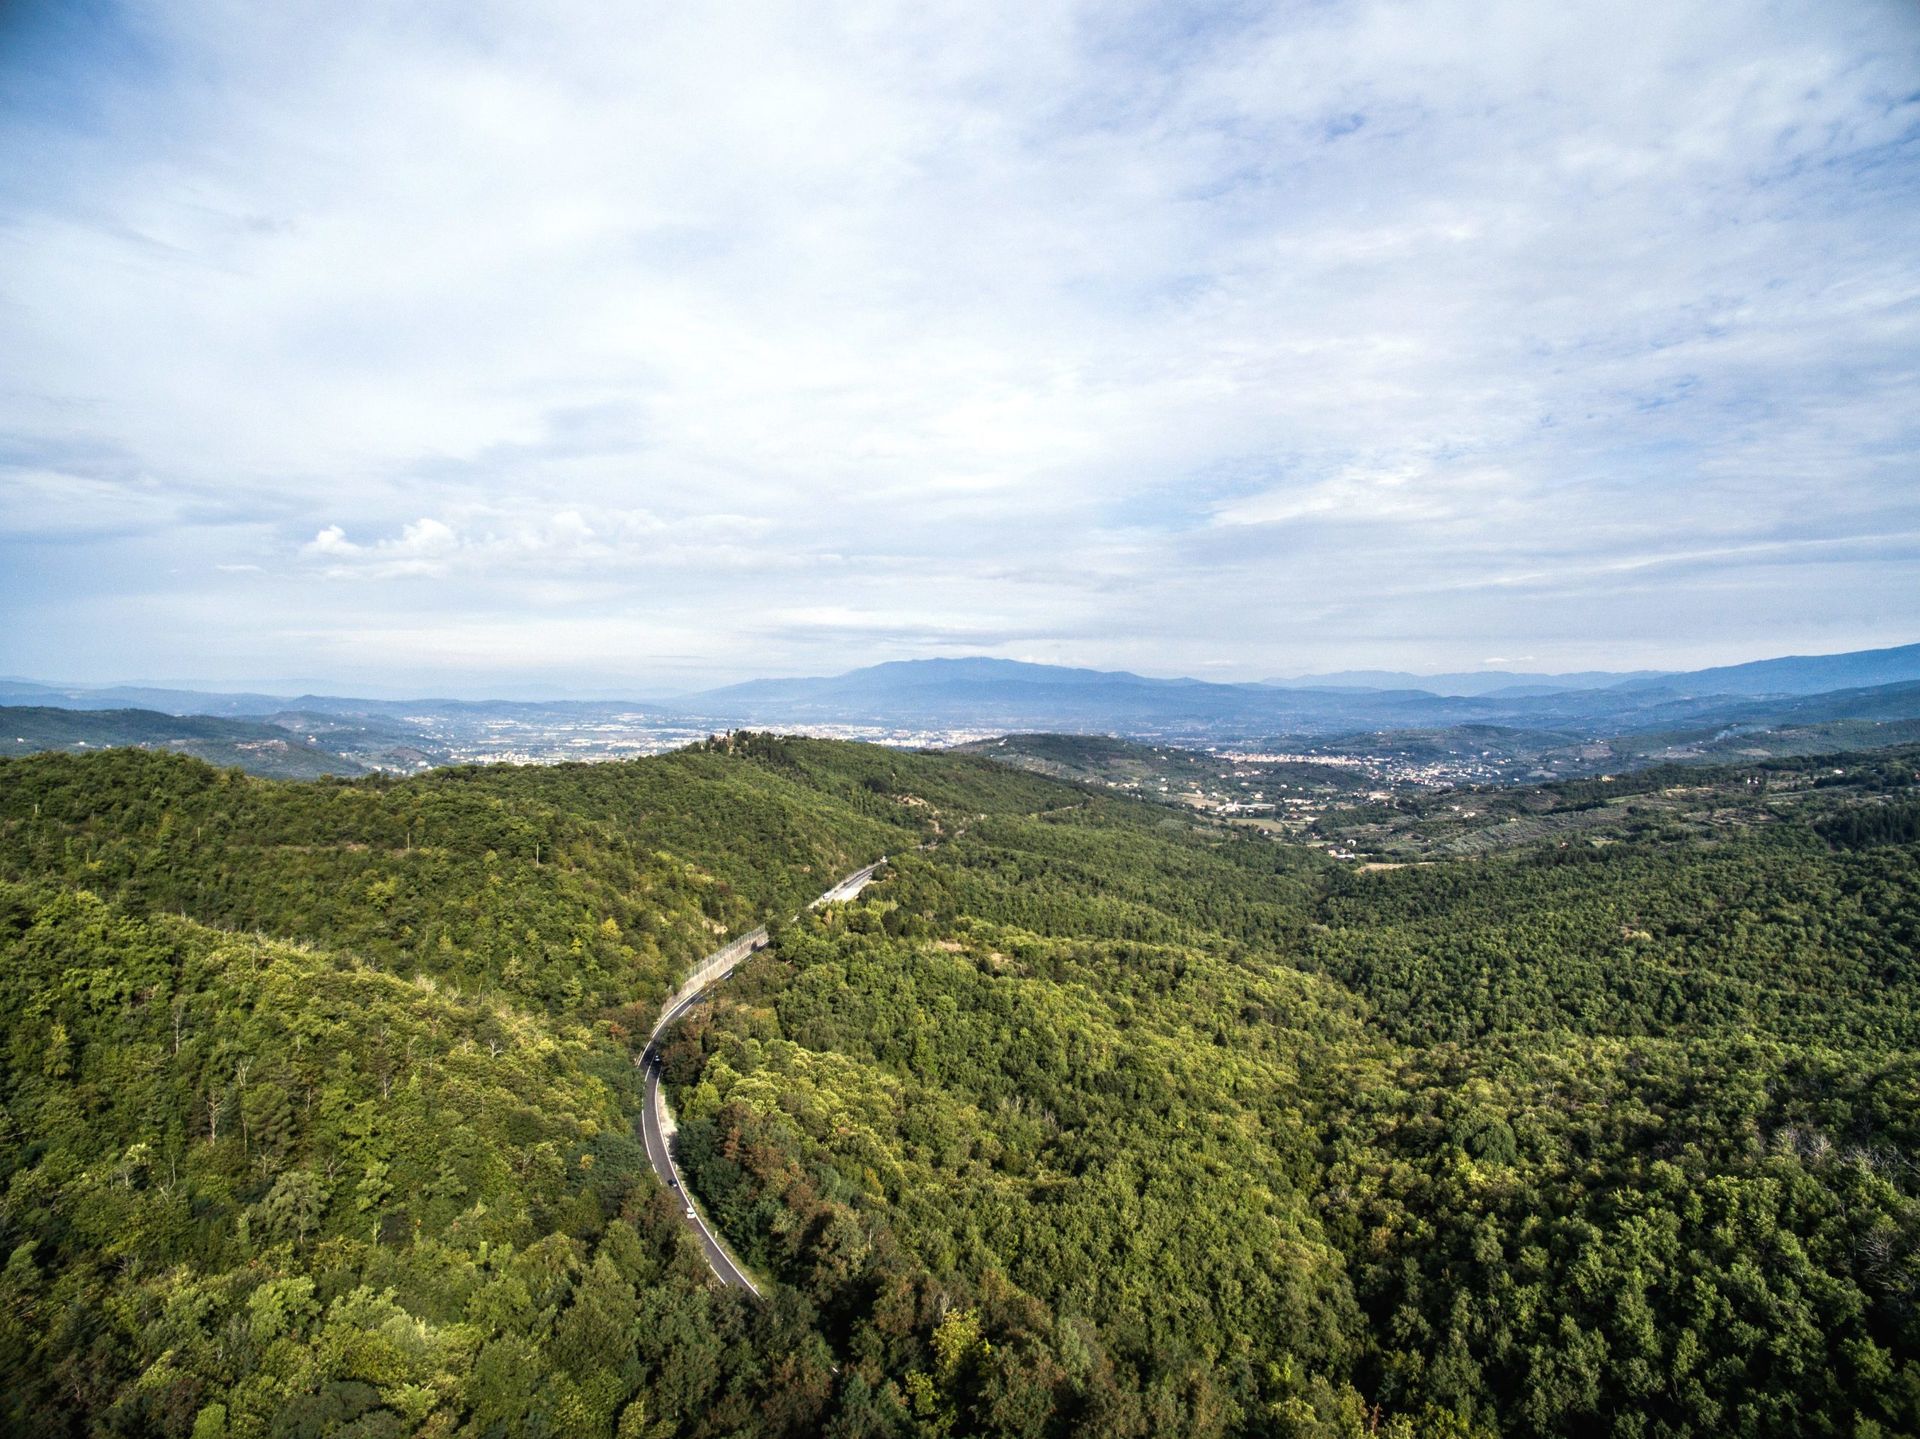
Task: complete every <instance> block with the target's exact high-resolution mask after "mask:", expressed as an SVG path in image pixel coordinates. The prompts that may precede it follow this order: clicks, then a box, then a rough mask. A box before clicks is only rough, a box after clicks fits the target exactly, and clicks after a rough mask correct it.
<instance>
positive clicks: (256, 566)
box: [0, 0, 1920, 693]
mask: <svg viewBox="0 0 1920 1439" xmlns="http://www.w3.org/2000/svg"><path fill="white" fill-rule="evenodd" d="M716 8H717V9H718V10H719V11H720V12H721V13H718V14H716V13H715V10H716ZM0 15H3V16H4V18H0V146H4V153H5V157H6V163H5V164H4V165H0V604H4V610H5V614H4V619H5V624H4V627H3V630H4V634H3V637H0V671H4V672H8V673H13V674H23V675H31V676H36V677H43V678H56V679H69V680H81V681H86V680H95V681H102V680H115V679H128V678H138V679H146V680H155V681H172V682H193V683H202V684H216V685H226V686H240V685H247V686H265V687H276V686H282V685H298V686H300V687H308V686H312V685H323V686H325V687H327V688H331V689H335V690H347V691H354V690H357V691H363V692H375V691H377V692H405V691H412V692H418V691H422V690H429V689H430V690H434V691H440V692H466V693H479V692H488V691H492V692H509V691H511V692H520V693H524V692H528V691H555V692H571V693H604V692H629V693H645V692H650V691H661V692H664V691H666V690H670V689H673V688H680V687H690V686H695V685H700V684H705V683H709V682H720V681H724V680H728V679H733V678H740V677H744V676H747V675H750V674H756V673H804V672H825V671H831V670H836V669H841V668H847V667H851V666H853V665H856V664H861V663H866V662H870V661H876V660H883V659H897V658H903V657H910V656H918V655H937V654H969V653H991V654H998V655H1005V656H1009V657H1014V658H1022V659H1034V660H1047V661H1058V662H1065V663H1080V664H1090V665H1097V666H1101V667H1125V668H1131V669H1136V670H1140V671H1144V672H1149V673H1162V674H1172V673H1188V674H1196V675H1201V676H1205V677H1209V678H1215V677H1218V678H1258V677H1261V676H1264V675H1273V674H1292V673H1298V672H1301V671H1306V670H1313V669H1335V668H1348V667H1361V666H1385V667H1396V668H1412V669H1428V670H1442V669H1463V668H1472V667H1475V666H1478V665H1482V664H1485V663H1490V662H1495V661H1497V662H1500V663H1502V664H1506V665H1510V666H1518V667H1520V668H1526V669H1581V668H1637V667H1641V666H1658V667H1679V666H1687V665H1693V664H1705V663H1714V662H1723V661H1732V660H1740V659H1747V658H1755V657H1759V656H1763V655H1768V654H1776V653H1784V652H1789V651H1803V652H1804V651H1821V650H1840V649H1850V648H1860V647H1867V646H1872V645H1879V644H1895V643H1903V642H1910V641H1912V640H1915V639H1917V638H1920V563H1917V561H1920V244H1917V243H1916V242H1915V239H1914V237H1915V235H1916V234H1920V8H1916V7H1914V6H1913V5H1911V4H1909V3H1904V0H1902V3H1847V0H1838V3H1832V4H1826V5H1804V4H1802V5H1756V4H1747V3H1738V0H1734V3H1718V4H1712V5H1708V4H1699V5H1675V4H1672V3H1670V0H1665V3H1658V4H1635V3H1625V4H1620V3H1610V4H1605V5H1601V4H1572V5H1541V4H1539V3H1537V0H1525V3H1499V0H1495V3H1487V4H1430V3H1406V4H1336V3H1306V4H1277V5H1267V6H1251V5H1230V6H1218V7H1194V6H1142V7H1127V6H1124V5H1113V4H1098V5H1093V4H1089V5H1084V6H1081V5H1071V4H1039V5H1035V4H1032V3H1018V4H1015V3H1007V4H995V3H991V0H984V3H983V0H966V3H956V4H950V5H942V4H931V5H926V4H921V5H914V6H900V7H874V6H866V5H835V4H825V5H822V4H807V5H792V6H781V5H765V6H762V5H751V4H749V5H742V6H728V7H691V6H673V7H669V6H660V5H618V6H616V5H607V6H604V7H597V6H587V7H575V6H568V7H528V6H524V5H518V4H494V3H488V0H479V3H462V4H446V5H425V6H416V7H392V6H385V5H378V6H375V5H366V6H363V5H357V4H353V3H337V0H336V3H327V4H312V5H308V4H303V3H299V0H294V3H288V4H277V5H271V6H258V5H243V4H239V3H211V0H169V3H166V4H152V5H134V6H126V7H117V6H116V7H108V6H87V5H60V6H43V7H35V6H32V5H27V6H24V7H21V6H16V7H9V8H8V9H6V10H5V11H0Z"/></svg>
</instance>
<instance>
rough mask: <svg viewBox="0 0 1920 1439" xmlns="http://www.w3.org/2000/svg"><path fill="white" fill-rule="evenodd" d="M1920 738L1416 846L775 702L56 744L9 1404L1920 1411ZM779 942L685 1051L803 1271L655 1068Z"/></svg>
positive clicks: (770, 1418)
mask: <svg viewBox="0 0 1920 1439" xmlns="http://www.w3.org/2000/svg"><path fill="white" fill-rule="evenodd" d="M1917 758H1920V757H1916V755H1915V754H1914V753H1912V752H1896V753H1893V754H1891V755H1889V756H1888V757H1887V758H1886V759H1885V760H1884V761H1883V762H1879V763H1877V764H1876V765H1875V766H1874V767H1872V768H1871V769H1870V771H1868V772H1865V773H1864V774H1862V773H1859V772H1856V773H1854V775H1853V778H1852V781H1851V782H1850V783H1843V784H1838V785H1826V786H1824V787H1822V786H1818V785H1816V784H1814V783H1812V782H1811V776H1812V775H1813V770H1812V768H1807V769H1805V770H1804V771H1802V772H1804V773H1805V774H1806V775H1808V776H1809V777H1810V778H1809V782H1808V783H1807V784H1805V785H1796V786H1794V787H1793V788H1794V793H1795V796H1796V798H1795V800H1794V802H1793V804H1791V805H1783V804H1780V803H1778V802H1777V801H1778V800H1779V794H1778V791H1779V790H1780V789H1782V788H1784V786H1774V791H1775V793H1774V797H1773V800H1768V799H1766V798H1765V794H1766V792H1767V786H1765V785H1762V784H1757V783H1756V784H1751V785H1749V784H1746V783H1745V781H1744V780H1742V781H1741V782H1740V783H1739V784H1738V785H1736V784H1735V783H1734V782H1733V781H1731V780H1729V782H1728V784H1727V786H1726V790H1725V796H1726V806H1728V807H1733V808H1737V807H1739V806H1740V805H1743V804H1745V805H1748V806H1749V808H1751V809H1752V811H1753V816H1754V817H1753V820H1752V822H1751V823H1720V822H1701V823H1680V822H1674V821H1673V818H1672V816H1671V815H1662V816H1655V817H1653V819H1651V820H1650V819H1649V816H1648V815H1647V814H1645V813H1644V812H1641V811H1639V810H1631V811H1630V808H1629V806H1628V805H1626V804H1624V803H1623V804H1621V805H1619V806H1618V813H1614V814H1610V815H1609V814H1604V813H1603V814H1602V819H1603V820H1604V821H1605V822H1604V823H1602V822H1592V823H1585V822H1583V824H1582V826H1581V827H1579V828H1578V829H1577V830H1576V829H1565V827H1563V830H1564V831H1565V832H1562V831H1555V832H1553V833H1551V834H1548V835H1546V836H1544V837H1542V838H1541V839H1540V840H1538V841H1536V842H1524V841H1521V842H1514V843H1510V844H1504V845H1501V846H1498V847H1489V848H1486V849H1485V850H1484V852H1482V853H1479V854H1477V855H1475V856H1469V857H1463V858H1457V859H1456V858H1445V859H1437V858H1436V859H1429V860H1428V861H1427V862H1423V863H1418V864H1411V865H1407V866H1404V867H1400V868H1367V869H1362V868H1359V867H1357V866H1341V865H1336V864H1334V863H1332V862H1331V861H1328V860H1326V859H1324V858H1322V857H1320V856H1318V855H1316V854H1314V853H1312V852H1310V851H1306V850H1301V849H1295V848H1292V847H1289V846H1285V845H1281V844H1276V843H1274V842H1272V841H1270V840H1268V839H1265V838H1263V837H1259V836H1256V835H1252V834H1248V833H1245V832H1238V831H1233V830H1229V829H1226V828H1223V827H1219V826H1215V825H1212V824H1209V823H1207V822H1205V821H1203V820H1201V819H1199V818H1196V817H1191V816H1183V815H1181V814H1179V813H1176V812H1173V811H1170V810H1168V809H1166V808H1163V807H1156V806H1152V805H1148V804H1144V803H1139V802H1134V801H1130V800H1126V799H1122V798H1118V797H1113V796H1109V795H1106V794H1102V793H1097V792H1095V791H1093V790H1089V789H1085V788H1081V787H1077V786H1073V785H1068V784H1061V783H1056V782H1052V781H1049V780H1046V779H1043V778H1037V777H1033V776H1029V775H1025V774H1020V773H1017V772H1014V771H1011V770H1008V769H1006V768H1002V767H998V766H995V765H993V764H991V763H989V762H987V761H985V760H981V759H976V758H970V757H966V756H954V755H943V756H916V755H907V754H901V753H898V752H892V751H885V750H877V749H872V748H868V747H864V746H854V745H843V744H833V743H827V742H817V741H788V740H771V739H767V738H764V737H759V736H739V737H735V738H733V739H730V740H726V741H720V742H716V743H714V744H711V745H706V746H700V747H696V748H695V749H693V750H690V751H684V752H681V753H678V754H675V755H671V756H665V757H661V758H659V759H652V760H644V761H637V762H633V763H627V764H612V765H603V766H562V767H555V768H547V769H522V770H503V769H501V770H496V769H480V770H475V769H465V770H447V771H438V772H435V773H432V774H429V775H423V776H420V777H417V778H413V779H407V780H394V779H389V778H379V777H375V778H365V779H356V780H352V781H332V780H328V781H318V782H314V783H304V784H292V783H280V782H271V781H264V780H258V779H251V778H247V777H245V776H242V775H239V774H235V773H232V772H223V771H215V770H212V769H209V768H207V767H206V766H204V765H201V764H199V763H196V762H194V761H191V760H187V759H183V758H179V757H175V756H167V755H160V754H148V753H140V752H114V753H110V754H101V755H93V756H87V757H81V758H74V757H68V756H59V755H47V756H39V757H34V758H29V759H22V760H14V761H9V762H5V763H0V884H4V888H0V1003H4V1005H5V1014H6V1019H5V1021H4V1024H5V1048H4V1051H3V1052H4V1056H5V1060H4V1063H5V1069H4V1075H0V1104H3V1105H4V1111H3V1112H0V1177H3V1178H4V1182H5V1197H4V1201H0V1256H5V1258H4V1263H5V1268H4V1271H0V1368H4V1371H5V1373H6V1374H7V1376H8V1383H7V1385H6V1397H5V1400H4V1403H5V1405H6V1422H7V1424H8V1426H9V1427H10V1428H12V1429H14V1430H17V1431H19V1432H33V1433H50V1434H64V1433H71V1434H86V1433H122V1434H147V1433H154V1434H169V1435H175V1434H177V1435H192V1436H195V1439H213V1436H219V1435H235V1436H238V1435H249V1436H251V1435H260V1436H268V1435H275V1436H277V1435H316V1436H317V1435H327V1434H352V1435H357V1436H371V1435H402V1434H415V1433H421V1434H435V1435H455V1434H465V1435H508V1434H515V1435H517V1434H551V1435H616V1434H617V1435H619V1436H622V1439H631V1436H639V1435H649V1436H651V1435H658V1436H668V1435H682V1434H684V1435H703V1436H704V1435H713V1436H719V1435H742V1436H744V1435H761V1434H792V1435H810V1434H820V1433H826V1434H836V1435H953V1436H959V1435H966V1434H992V1435H1003V1434H1004V1435H1024V1436H1051V1435H1088V1436H1094V1435H1140V1436H1147V1435H1155V1436H1157V1435H1171V1434H1181V1435H1255V1434H1261V1435H1264V1434H1321V1435H1364V1434H1374V1433H1383V1434H1402V1435H1415V1434H1431V1435H1464V1434H1486V1435H1494V1434H1503V1435H1504V1434H1511V1435H1522V1434H1597V1433H1607V1434H1621V1435H1679V1434H1698V1435H1709V1434H1713V1435H1717V1434H1722V1433H1754V1434H1782V1435H1785V1434H1821V1433H1825V1434H1849V1435H1868V1434H1900V1433H1916V1432H1920V1359H1916V1356H1920V1310H1917V1309H1916V1301H1920V1257H1917V1256H1920V1249H1917V1246H1920V1192H1917V1191H1920V1169H1916V1158H1920V1133H1917V1132H1916V1129H1920V1060H1917V1059H1916V1048H1917V1046H1916V1037H1917V1034H1920V1020H1916V1016H1917V1015H1920V969H1917V968H1916V959H1915V954H1916V947H1917V946H1920V848H1917V841H1916V827H1915V825H1914V824H1913V822H1912V812H1913V811H1914V810H1915V808H1916V800H1920V790H1916V788H1915V784H1914V778H1915V769H1916V759H1917ZM1843 778H1844V776H1843ZM1655 792H1656V791H1652V790H1649V791H1648V793H1655ZM1584 802H1585V801H1584V800H1582V799H1579V798H1570V797H1567V796H1549V797H1548V798H1547V799H1545V800H1543V801H1542V802H1540V803H1539V804H1538V805H1536V806H1535V807H1534V808H1531V809H1524V808H1523V809H1521V810H1516V811H1515V813H1517V814H1524V815H1533V814H1536V813H1539V814H1547V813H1552V812H1558V811H1560V810H1562V809H1566V808H1569V807H1570V806H1574V805H1579V804H1582V803H1584ZM1610 802H1611V800H1609V803H1610ZM1716 803H1717V801H1716ZM1604 808H1605V807H1604V806H1602V809H1603V810H1604ZM1581 812H1582V813H1588V812H1589V811H1581ZM1431 821H1432V822H1433V823H1443V822H1444V823H1445V824H1447V825H1449V826H1452V829H1449V830H1448V833H1452V832H1453V830H1454V829H1458V827H1459V824H1460V821H1459V820H1458V816H1457V815H1456V814H1453V813H1451V812H1449V811H1446V810H1445V809H1444V808H1436V809H1435V810H1434V811H1432V815H1431ZM1428 822H1429V820H1428V818H1425V817H1423V816H1413V817H1411V819H1409V818H1408V817H1406V816H1402V817H1399V818H1395V817H1392V816H1382V817H1375V818H1373V819H1369V820H1367V821H1366V823H1367V824H1369V825H1372V826H1374V827H1376V828H1380V829H1381V831H1382V832H1383V833H1385V832H1387V831H1388V830H1392V831H1393V832H1394V833H1399V832H1401V831H1404V830H1406V829H1407V827H1408V825H1409V824H1414V825H1416V826H1417V825H1418V824H1425V823H1428ZM1395 826H1398V827H1399V828H1398V829H1395V828H1394V827H1395ZM1423 852H1425V853H1430V852H1431V850H1430V847H1425V846H1423ZM882 853H885V854H888V855H889V856H891V857H892V859H891V862H890V864H889V866H888V868H887V869H886V870H885V871H884V872H883V874H882V877H881V879H880V881H879V882H878V883H877V884H875V885H874V886H873V887H872V888H870V889H869V890H868V891H867V892H866V893H865V894H864V895H863V896H862V898H861V900H860V901H858V902H856V903H854V904H850V905H842V906H835V907H834V908H832V909H830V910H827V911H824V912H818V913H807V914H805V915H804V916H802V917H800V918H796V919H789V918H787V916H789V915H792V914H793V913H794V912H795V911H796V910H797V909H798V908H799V906H800V905H801V904H802V903H803V902H804V900H805V899H806V898H808V897H810V896H811V895H813V894H815V893H817V892H818V891H819V890H820V889H822V888H823V887H824V885H825V884H826V883H827V882H829V881H830V880H831V879H832V878H834V877H836V876H837V875H838V874H840V873H843V872H845V871H846V870H849V869H851V868H853V867H855V866H857V865H859V864H862V863H865V862H867V861H869V860H871V859H873V858H875V857H877V856H878V855H880V854H882ZM768 917H771V918H773V919H774V921H775V924H774V929H775V938H774V944H773V946H772V948H771V949H769V950H768V951H766V952H764V953H763V954H762V955H760V956H759V957H758V958H756V959H755V960H753V961H752V962H751V963H750V964H749V965H748V966H746V967H745V968H744V969H743V970H742V971H741V972H740V974H739V975H738V976H737V977H736V979H735V980H734V981H733V982H732V983H731V984H730V985H728V986H727V987H726V990H725V992H724V993H723V994H722V995H721V996H720V997H719V998H718V999H717V1000H716V1002H715V1003H713V1004H712V1005H710V1006H706V1007H703V1008H701V1009H698V1010H695V1011H694V1012H693V1013H692V1014H691V1015H689V1016H688V1017H686V1018H685V1019H683V1020H681V1021H680V1022H679V1023H678V1024H677V1025H676V1027H675V1028H674V1030H673V1031H672V1032H671V1034H670V1036H669V1040H668V1046H667V1052H666V1071H667V1079H668V1081H669V1085H670V1088H671V1091H672V1093H673V1094H674V1096H675V1106H676V1110H677V1112H678V1114H679V1117H680V1121H681V1125H682V1128H681V1134H680V1140H679V1143H680V1147H681V1155H682V1159H683V1163H684V1166H685V1169H686V1172H687V1175H688V1179H689V1182H690V1184H691V1186H692V1188H693V1190H694V1191H695V1192H696V1193H697V1194H699V1195H700V1196H701V1199H702V1202H703V1203H704V1204H705V1206H706V1207H707V1209H708V1211H709V1213H710V1214H712V1215H713V1216H714V1218H715V1219H716V1220H717V1221H718V1223H719V1225H720V1227H721V1228H722V1229H723V1230H724V1232H725V1233H726V1234H727V1236H728V1237H729V1238H730V1239H731V1240H732V1242H733V1243H734V1244H735V1246H736V1247H737V1248H738V1250H739V1251H740V1253H741V1254H742V1256H743V1258H744V1259H745V1260H746V1261H747V1262H748V1263H749V1264H750V1265H751V1266H753V1267H754V1268H755V1269H757V1270H758V1272H759V1273H760V1274H761V1275H762V1276H763V1277H764V1278H766V1279H767V1280H769V1281H770V1282H769V1284H768V1285H767V1286H766V1287H767V1289H768V1296H769V1297H768V1300H767V1302H765V1303H764V1304H760V1303H755V1302H753V1301H751V1300H750V1299H743V1298H741V1297H740V1296H739V1295H738V1294H737V1293H736V1292H733V1291H722V1290H720V1289H718V1288H717V1287H715V1286H713V1285H712V1284H711V1283H710V1282H709V1279H708V1276H707V1271H706V1269H705V1266H704V1265H703V1263H702V1262H701V1260H700V1258H699V1256H698V1254H697V1252H696V1251H695V1250H694V1249H693V1248H692V1246H691V1243H690V1242H689V1241H688V1240H687V1239H686V1238H685V1237H684V1233H683V1231H682V1230H681V1228H680V1226H679V1224H678V1222H677V1209H676V1205H675V1204H674V1203H672V1202H669V1199H668V1196H667V1194H666V1193H665V1191H663V1190H662V1189H661V1188H660V1187H659V1186H658V1184H657V1183H656V1181H655V1180H654V1179H653V1177H652V1175H651V1173H650V1172H649V1171H648V1169H647V1168H646V1165H645V1162H644V1159H643V1157H642V1156H641V1154H640V1152H639V1149H638V1146H637V1144H636V1143H635V1141H634V1137H633V1133H632V1125H633V1122H634V1118H635V1116H636V1114H637V1096H638V1092H639V1086H638V1084H637V1078H638V1071H636V1070H635V1068H634V1066H633V1063H632V1060H633V1057H634V1054H635V1052H636V1050H637V1048H638V1046H639V1044H640V1043H641V1041H642V1039H643V1037H644V1035H645V1033H646V1031H647V1030H648V1029H649V1028H650V1026H651V1023H652V1018H653V1015H654V1013H655V1011H656V1008H657V1005H658V1002H659V1000H660V999H661V998H662V997H663V996H664V995H665V994H666V993H667V992H668V991H669V989H670V988H671V986H672V984H673V982H674V980H675V979H676V977H677V976H678V975H679V974H680V973H681V972H683V970H684V968H685V966H686V965H687V964H688V963H689V962H690V961H691V960H693V959H694V958H696V957H697V956H698V955H700V954H702V953H704V952H705V951H706V950H708V949H711V948H712V947H714V946H715V945H716V944H717V943H718V942H719V940H720V939H721V938H723V937H724V936H725V935H727V934H730V933H737V932H739V931H741V930H743V929H745V928H748V927H751V926H752V925H753V924H755V923H757V922H759V921H760V920H762V919H763V918H768Z"/></svg>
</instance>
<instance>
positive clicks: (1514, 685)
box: [1263, 670, 1665, 695]
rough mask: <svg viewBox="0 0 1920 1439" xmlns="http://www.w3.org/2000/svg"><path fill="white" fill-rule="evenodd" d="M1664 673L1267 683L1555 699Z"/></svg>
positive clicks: (1339, 676) (1376, 674) (1390, 673)
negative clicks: (1561, 693)
mask: <svg viewBox="0 0 1920 1439" xmlns="http://www.w3.org/2000/svg"><path fill="white" fill-rule="evenodd" d="M1664 677H1665V672H1664V671H1662V670H1632V671H1627V672H1620V671H1616V670H1583V671H1581V672H1579V673H1578V674H1563V675H1550V674H1518V673H1515V672H1514V671H1512V670H1472V671H1469V672H1466V673H1462V674H1438V675H1417V674H1412V673H1409V672H1408V671H1406V670H1339V671H1337V672H1336V673H1333V674H1325V675H1292V676H1289V677H1287V678H1284V679H1270V680H1266V681H1263V683H1266V684H1269V685H1272V686H1273V687H1274V688H1275V689H1288V690H1302V689H1304V690H1315V689H1320V690H1326V689H1338V690H1421V691H1424V692H1425V693H1427V694H1435V695H1525V694H1551V693H1553V692H1555V691H1557V690H1598V689H1609V688H1611V687H1612V686H1614V685H1619V684H1625V683H1627V682H1629V681H1632V680H1658V679H1662V678H1664Z"/></svg>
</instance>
